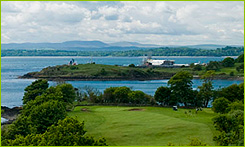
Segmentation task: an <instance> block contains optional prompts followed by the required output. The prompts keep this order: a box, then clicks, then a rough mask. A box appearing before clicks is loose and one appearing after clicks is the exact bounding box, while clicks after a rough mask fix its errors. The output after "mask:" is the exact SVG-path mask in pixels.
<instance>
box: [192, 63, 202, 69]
mask: <svg viewBox="0 0 245 147" xmlns="http://www.w3.org/2000/svg"><path fill="white" fill-rule="evenodd" d="M193 70H194V71H201V70H202V65H200V64H197V65H194V67H193Z"/></svg>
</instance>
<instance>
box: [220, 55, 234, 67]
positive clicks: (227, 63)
mask: <svg viewBox="0 0 245 147" xmlns="http://www.w3.org/2000/svg"><path fill="white" fill-rule="evenodd" d="M234 64H235V60H234V59H233V58H231V57H227V58H225V59H224V60H223V61H222V65H223V66H224V67H233V66H234Z"/></svg>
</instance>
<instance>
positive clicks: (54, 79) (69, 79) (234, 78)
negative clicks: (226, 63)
mask: <svg viewBox="0 0 245 147" xmlns="http://www.w3.org/2000/svg"><path fill="white" fill-rule="evenodd" d="M18 78H19V79H47V80H48V81H151V80H169V79H170V78H171V77H165V78H148V79H145V78H137V79H136V78H134V79H120V78H113V79H112V78H67V77H66V78H53V77H52V78H41V77H37V78H35V77H23V76H19V77H18ZM193 79H201V78H200V76H198V75H193ZM213 79H214V80H228V81H236V80H237V81H244V77H235V76H234V77H231V76H229V77H223V76H216V77H214V78H213Z"/></svg>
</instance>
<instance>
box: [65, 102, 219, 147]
mask: <svg viewBox="0 0 245 147" xmlns="http://www.w3.org/2000/svg"><path fill="white" fill-rule="evenodd" d="M68 115H69V116H71V117H77V119H78V120H79V121H81V122H82V121H84V123H85V129H86V130H87V135H93V136H94V137H95V138H100V137H104V138H105V139H106V140H107V144H108V145H110V146H114V145H117V146H166V145H167V144H168V143H173V144H175V145H186V144H188V143H189V142H190V139H191V138H195V137H196V138H198V139H200V140H201V141H202V142H204V143H207V145H209V146H213V145H215V142H214V141H213V136H214V134H215V128H214V126H213V123H212V118H213V117H214V116H215V115H216V114H215V113H213V111H212V110H211V109H209V108H205V109H203V110H202V111H198V112H197V113H196V110H195V109H178V111H173V110H172V108H163V107H117V106H77V107H76V108H75V109H74V110H73V111H71V112H69V113H68Z"/></svg>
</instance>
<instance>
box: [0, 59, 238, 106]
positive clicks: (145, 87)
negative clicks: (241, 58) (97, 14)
mask: <svg viewBox="0 0 245 147" xmlns="http://www.w3.org/2000/svg"><path fill="white" fill-rule="evenodd" d="M71 58H74V59H75V61H76V62H77V63H79V64H82V63H89V62H91V60H92V61H93V62H96V64H107V65H129V64H132V63H133V64H135V65H140V64H141V63H142V60H143V58H142V57H93V58H91V57H2V58H1V105H2V106H7V107H15V106H21V105H22V97H23V95H24V89H25V87H26V86H28V85H30V84H31V83H32V82H33V81H34V80H33V79H18V76H21V75H23V74H26V73H28V72H33V71H40V70H41V69H43V68H45V67H48V66H54V65H62V64H67V63H68V62H69V61H70V60H71ZM156 59H168V60H175V63H177V64H182V63H183V64H189V63H194V62H199V61H200V62H201V63H208V62H209V61H220V60H223V59H224V57H161V58H156ZM167 82H168V80H167V79H166V80H151V81H68V82H67V83H71V84H72V85H73V86H74V87H81V88H82V87H84V86H90V87H93V88H96V89H98V90H99V91H101V92H103V90H104V89H105V88H108V87H118V86H127V87H131V88H132V89H133V90H141V91H143V92H145V93H147V94H150V95H154V93H155V91H156V89H157V88H158V87H160V86H167ZM242 82H243V81H236V80H235V81H229V80H214V81H213V85H214V88H222V87H227V86H229V85H232V84H239V83H242ZM49 83H50V85H51V86H52V85H56V83H54V82H49ZM201 84H202V81H201V80H193V88H197V87H198V86H200V85H201Z"/></svg>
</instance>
